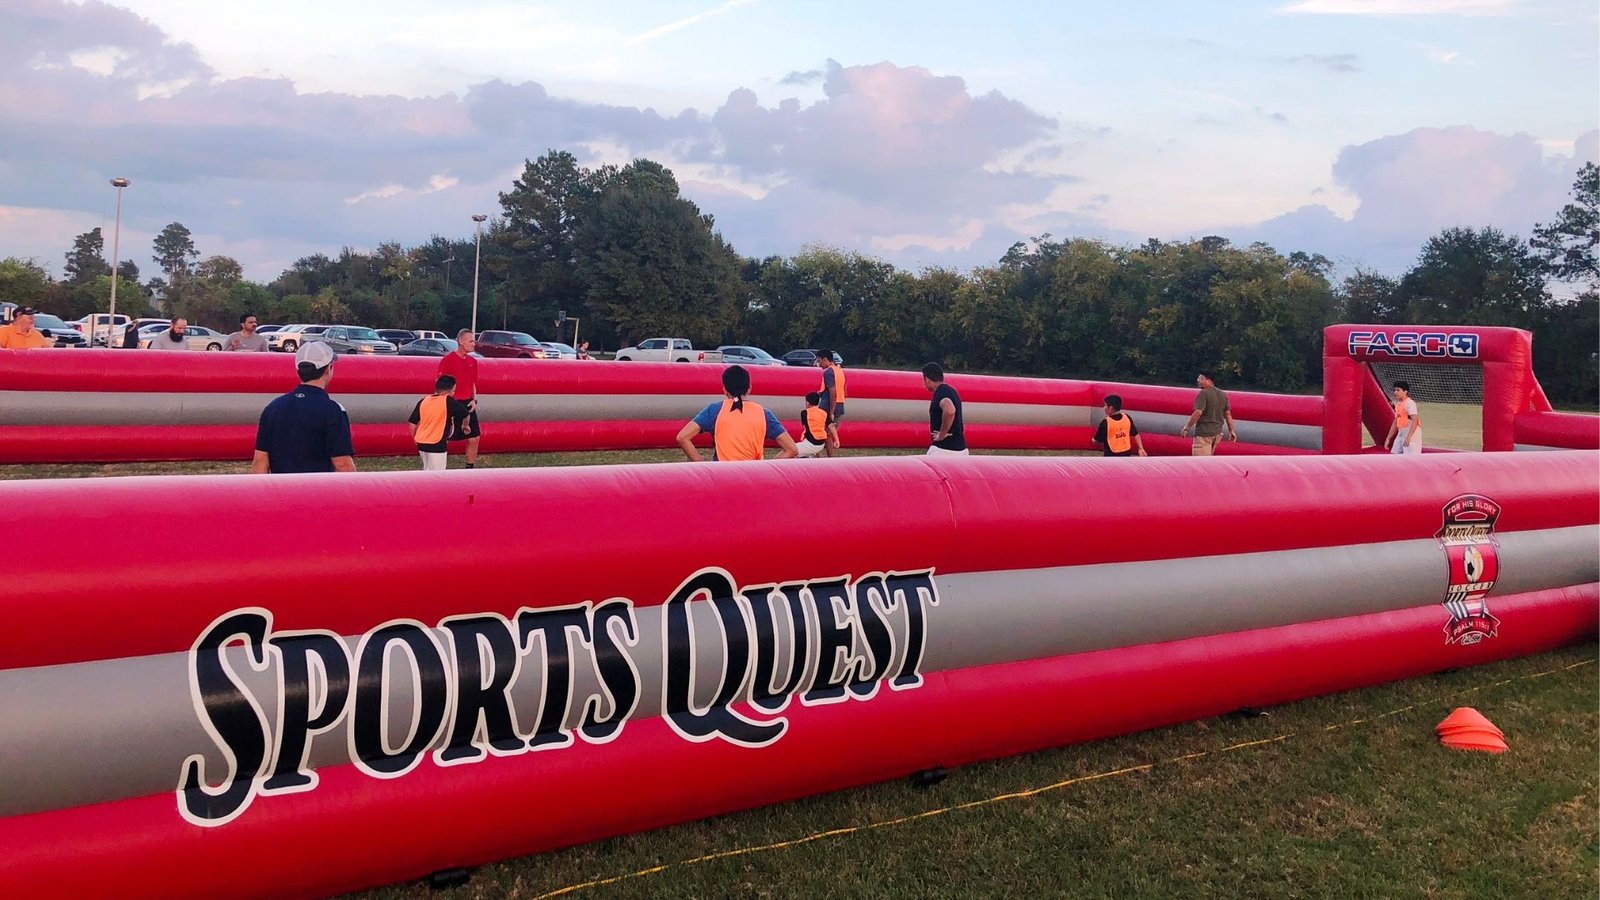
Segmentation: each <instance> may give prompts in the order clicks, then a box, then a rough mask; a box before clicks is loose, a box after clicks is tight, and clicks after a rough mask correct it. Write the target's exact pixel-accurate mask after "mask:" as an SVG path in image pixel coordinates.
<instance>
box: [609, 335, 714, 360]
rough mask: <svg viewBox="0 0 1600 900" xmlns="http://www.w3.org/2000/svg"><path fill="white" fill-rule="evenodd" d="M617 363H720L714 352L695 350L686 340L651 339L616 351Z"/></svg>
mask: <svg viewBox="0 0 1600 900" xmlns="http://www.w3.org/2000/svg"><path fill="white" fill-rule="evenodd" d="M616 359H617V362H707V363H719V362H722V353H721V352H719V351H716V350H696V349H694V345H693V344H691V343H689V339H688V338H651V339H650V340H648V341H640V342H639V346H637V347H623V348H622V349H621V350H618V351H617V356H616Z"/></svg>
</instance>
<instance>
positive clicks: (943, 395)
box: [922, 363, 968, 456]
mask: <svg viewBox="0 0 1600 900" xmlns="http://www.w3.org/2000/svg"><path fill="white" fill-rule="evenodd" d="M922 386H923V387H925V388H927V389H928V392H929V393H931V394H933V400H932V401H931V402H929V403H928V428H929V430H930V431H931V432H932V442H931V443H930V444H929V445H928V455H929V456H966V455H968V454H967V426H966V423H965V422H964V421H963V420H962V417H961V394H959V393H958V392H957V391H956V389H955V388H953V387H951V386H950V385H948V384H945V383H944V367H943V366H941V365H939V364H938V363H928V364H927V365H925V366H923V367H922Z"/></svg>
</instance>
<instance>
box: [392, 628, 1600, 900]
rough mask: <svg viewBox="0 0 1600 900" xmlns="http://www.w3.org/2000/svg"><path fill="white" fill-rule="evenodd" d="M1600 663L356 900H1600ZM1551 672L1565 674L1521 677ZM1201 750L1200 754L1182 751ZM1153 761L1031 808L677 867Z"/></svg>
mask: <svg viewBox="0 0 1600 900" xmlns="http://www.w3.org/2000/svg"><path fill="white" fill-rule="evenodd" d="M1595 652H1596V648H1595V647H1594V646H1593V645H1586V646H1579V647H1571V648H1567V649H1565V650H1560V651H1556V652H1552V653H1545V654H1542V655H1538V656H1533V657H1527V658H1524V659H1520V660H1513V661H1509V662H1505V663H1499V664H1496V665H1491V666H1484V667H1480V668H1475V669H1467V670H1462V671H1457V672H1451V673H1447V674H1440V675H1435V676H1430V677H1425V678H1418V679H1413V680H1410V681H1404V682H1398V683H1395V684H1391V685H1385V686H1381V687H1375V688H1370V689H1367V690H1362V691H1353V692H1349V693H1343V694H1335V695H1331V696H1326V697H1320V698H1314V699H1310V700H1306V701H1303V702H1300V703H1294V704H1289V705H1286V706H1281V707H1276V708H1274V709H1271V710H1270V711H1269V715H1267V716H1264V717H1260V718H1248V719H1247V718H1239V717H1223V718H1215V719H1207V720H1203V721H1199V722H1193V723H1189V724H1186V725H1178V726H1174V727H1171V728H1164V729H1160V730H1156V731H1150V732H1146V733H1142V734H1136V735H1130V736H1127V737H1123V738H1117V739H1112V740H1105V741H1098V742H1094V743H1088V744H1080V745H1076V746H1071V747H1066V748H1062V749H1058V750H1051V751H1046V752H1040V753H1034V754H1030V755H1026V756H1021V757H1014V758H1011V759H1004V760H998V761H994V762H989V763H984V764H980V765H975V766H970V767H967V768H963V769H959V770H956V771H955V772H953V773H952V775H951V778H950V779H949V780H948V781H946V782H944V783H943V784H940V785H937V786H936V787H933V788H931V789H917V788H913V787H911V786H910V785H909V784H908V783H906V782H893V783H885V784H879V785H873V786H869V787H864V788H859V789H855V790H848V791H841V792H838V793H834V794H828V795H824V796H820V797H813V798H810V799H806V800H801V801H797V802H793V803H786V804H780V805H776V806H771V807H766V808H763V809H757V810H753V811H750V812H745V813H739V814H735V815H729V816H722V817H719V818H715V819H710V820H706V821H701V822H693V823H689V824H685V825H679V826H675V827H671V828H666V829H662V830H659V831H654V832H646V833H642V834H638V835H632V836H627V837H621V838H615V839H612V840H606V841H601V842H598V843H594V844H589V845H586V846H581V847H575V848H571V849H568V850H562V851H556V852H552V853H547V854H542V855H539V856H533V857H528V858H525V859H520V860H512V861H508V862H503V863H498V864H494V865H490V866H486V867H484V868H482V869H480V870H478V871H477V872H476V873H475V874H474V876H473V879H472V881H471V882H470V883H468V884H467V885H465V886H463V887H460V888H455V889H451V890H449V891H445V892H442V893H437V894H436V893H433V892H430V891H429V890H428V889H427V888H425V887H422V886H421V885H419V884H405V885H396V886H391V887H388V888H384V889H380V890H376V891H372V892H368V893H366V894H364V895H361V896H363V897H367V898H371V900H400V898H417V900H420V898H423V897H433V896H437V897H440V898H444V900H469V898H489V897H523V898H533V897H538V896H540V895H542V894H545V893H547V892H550V891H555V890H559V889H561V888H565V887H568V886H572V885H582V884H586V883H589V882H592V881H596V880H601V879H608V878H614V877H616V876H626V875H628V874H629V873H635V872H640V871H642V870H645V869H649V868H653V867H656V866H666V868H665V869H664V870H663V871H661V872H658V873H655V874H649V875H642V876H639V877H632V878H624V879H622V880H620V881H617V882H615V883H613V884H610V885H606V886H598V887H593V888H584V889H582V890H579V891H576V892H574V893H571V894H568V895H566V896H575V897H585V898H597V900H598V898H607V900H610V898H633V897H639V898H645V897H648V898H691V897H818V896H829V897H834V898H842V897H950V898H970V897H1057V896H1074V897H1108V898H1109V897H1130V896H1133V897H1174V896H1217V897H1375V898H1376V897H1440V898H1456V897H1459V898H1478V897H1538V898H1565V897H1572V898H1580V897H1594V896H1595V893H1596V877H1597V863H1600V860H1597V855H1596V841H1597V830H1596V816H1597V814H1600V808H1597V803H1596V765H1595V760H1596V753H1597V742H1596V730H1597V714H1596V702H1597V697H1596V681H1595V679H1596V670H1595V666H1594V665H1593V664H1592V663H1593V661H1594V659H1595ZM1566 667H1573V668H1566ZM1542 672H1551V674H1548V675H1544V676H1543V677H1529V676H1533V675H1535V674H1537V673H1542ZM1463 692H1470V693H1463ZM1456 706H1473V707H1476V708H1477V709H1479V710H1480V711H1481V712H1483V713H1484V714H1485V715H1487V716H1488V717H1489V718H1490V719H1491V720H1492V721H1494V722H1495V724H1497V725H1498V726H1500V728H1501V729H1502V730H1503V731H1505V733H1506V735H1507V739H1508V741H1509V743H1510V745H1511V752H1510V753H1507V754H1505V755H1502V756H1490V755H1485V754H1476V753H1462V752H1458V751H1452V750H1447V749H1445V748H1443V747H1441V746H1439V744H1438V743H1437V741H1436V740H1435V739H1434V734H1433V726H1434V725H1435V724H1437V723H1438V721H1439V720H1440V719H1442V718H1444V716H1445V715H1446V714H1447V713H1448V712H1449V711H1450V710H1451V709H1452V708H1454V707H1456ZM1397 710H1400V711H1399V712H1395V711H1397ZM1386 713H1393V714H1392V715H1384V714H1386ZM1330 725H1344V726H1345V727H1342V728H1338V729H1336V730H1328V726H1330ZM1285 735H1288V737H1285V738H1284V739H1282V740H1278V741H1272V742H1268V743H1260V744H1254V745H1249V746H1243V747H1241V746H1239V745H1241V744H1247V743H1248V742H1253V741H1268V740H1269V739H1272V738H1278V737H1282V736H1285ZM1230 748H1234V749H1230ZM1190 754H1204V755H1201V756H1198V757H1193V758H1190V759H1186V760H1183V761H1176V760H1178V758H1179V757H1185V756H1189V755H1190ZM1147 764H1154V765H1153V766H1151V768H1149V769H1148V770H1141V771H1136V772H1132V773H1128V774H1124V775H1119V776H1113V777H1106V778H1101V779H1097V780H1092V781H1081V782H1078V783H1076V784H1071V785H1067V786H1065V787H1062V788H1059V789H1056V790H1051V791H1047V792H1044V793H1040V794H1037V795H1035V796H1032V797H1028V798H1020V799H1007V800H999V801H997V802H994V803H990V804H987V805H982V806H977V807H974V808H969V809H964V810H954V811H951V812H948V813H946V814H943V815H938V816H934V817H927V818H921V819H916V820H913V821H910V822H906V823H903V824H894V825H886V826H884V827H878V828H864V829H862V830H857V831H854V832H852V833H849V834H844V835H840V836H836V837H826V838H822V839H819V840H815V841H811V842H807V843H801V844H795V845H790V846H787V847H783V848H779V849H767V850H757V851H755V852H750V853H743V854H738V855H732V856H727V857H724V858H720V859H713V860H709V861H703V862H697V863H692V864H686V863H685V862H684V861H687V860H693V859H697V858H699V857H703V856H707V855H711V854H719V853H724V852H726V851H730V850H736V849H739V848H759V847H763V846H764V845H769V844H776V843H780V842H788V841H794V840H797V839H800V838H804V837H807V836H808V835H813V834H816V833H818V832H821V831H826V830H830V829H839V828H852V827H860V826H870V825H872V824H873V823H880V822H888V821H890V820H893V819H898V818H902V817H905V816H909V815H915V814H917V813H920V812H924V811H927V810H932V809H939V808H946V807H949V806H953V805H956V804H961V803H968V802H972V801H979V800H984V799H986V798H994V797H998V796H999V795H1002V794H1006V793H1011V792H1016V791H1022V790H1027V789H1030V788H1037V787H1042V786H1045V785H1051V784H1055V783H1058V782H1061V781H1063V780H1067V779H1074V778H1083V777H1085V776H1092V775H1096V774H1099V773H1105V772H1113V771H1116V770H1119V769H1126V768H1129V767H1134V766H1143V765H1147Z"/></svg>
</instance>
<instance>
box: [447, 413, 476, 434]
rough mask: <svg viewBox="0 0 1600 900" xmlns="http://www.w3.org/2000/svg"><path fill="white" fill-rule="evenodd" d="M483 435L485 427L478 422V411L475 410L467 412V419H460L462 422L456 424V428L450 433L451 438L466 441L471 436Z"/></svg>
mask: <svg viewBox="0 0 1600 900" xmlns="http://www.w3.org/2000/svg"><path fill="white" fill-rule="evenodd" d="M482 435H483V427H482V426H481V425H479V424H478V411H477V410H473V411H472V412H470V413H467V417H466V418H465V419H461V420H460V423H459V424H458V425H457V426H456V430H455V431H454V432H453V433H452V434H451V435H450V440H452V441H465V440H469V439H471V438H475V437H481V436H482Z"/></svg>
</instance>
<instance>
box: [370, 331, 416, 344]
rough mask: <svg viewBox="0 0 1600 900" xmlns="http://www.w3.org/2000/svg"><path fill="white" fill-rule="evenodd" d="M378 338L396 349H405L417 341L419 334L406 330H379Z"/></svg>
mask: <svg viewBox="0 0 1600 900" xmlns="http://www.w3.org/2000/svg"><path fill="white" fill-rule="evenodd" d="M378 337H379V338H380V339H382V340H385V341H388V342H389V343H391V344H393V345H395V346H396V347H404V346H405V345H407V344H409V343H411V342H412V341H414V340H416V339H417V333H416V332H415V331H410V330H408V329H405V328H379V329H378Z"/></svg>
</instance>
